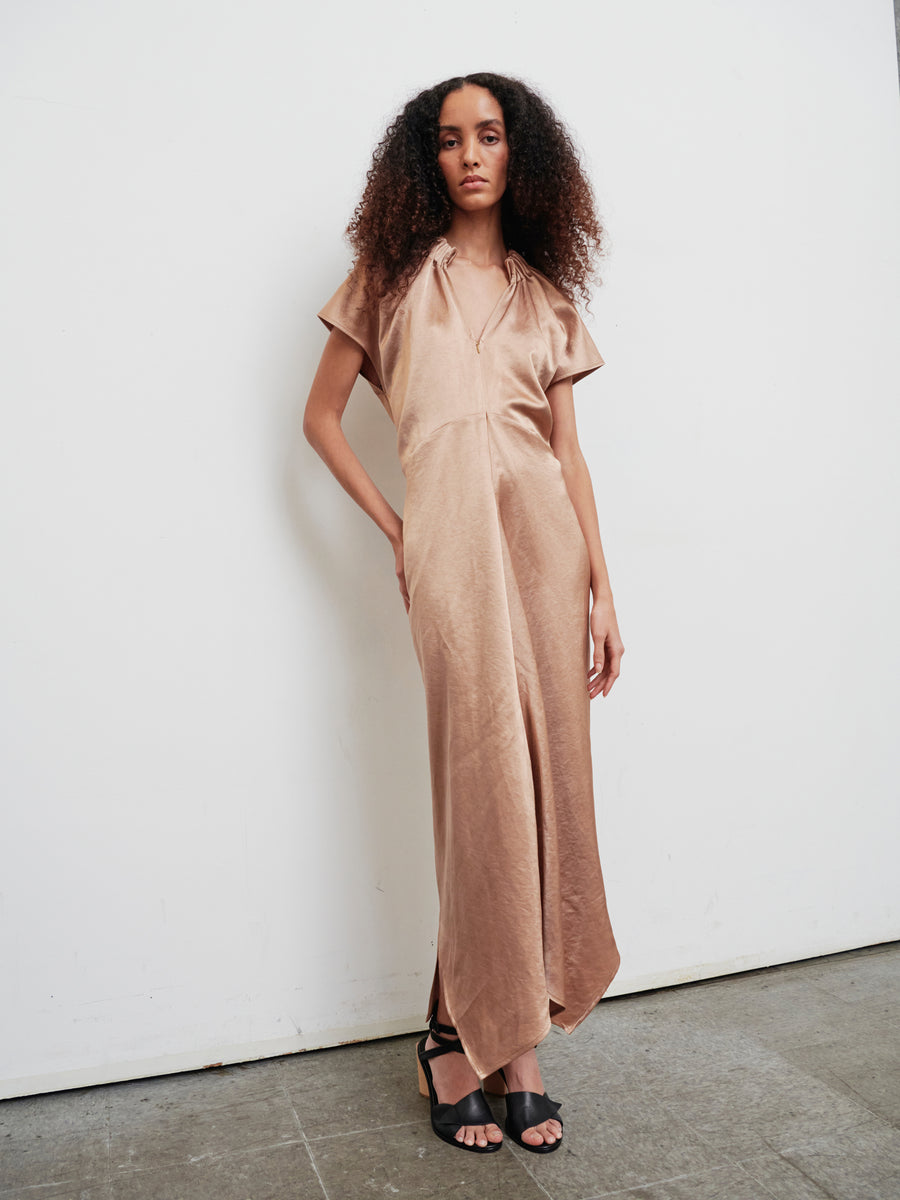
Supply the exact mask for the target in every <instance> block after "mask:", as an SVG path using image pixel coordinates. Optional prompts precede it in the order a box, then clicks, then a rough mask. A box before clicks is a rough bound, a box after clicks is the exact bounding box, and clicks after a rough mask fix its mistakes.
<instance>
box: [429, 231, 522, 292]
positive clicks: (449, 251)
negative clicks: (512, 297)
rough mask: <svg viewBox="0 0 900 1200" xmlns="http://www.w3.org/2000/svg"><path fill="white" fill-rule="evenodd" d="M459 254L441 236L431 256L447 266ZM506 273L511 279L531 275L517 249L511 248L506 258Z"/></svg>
mask: <svg viewBox="0 0 900 1200" xmlns="http://www.w3.org/2000/svg"><path fill="white" fill-rule="evenodd" d="M457 254H458V250H457V248H456V246H451V245H450V243H449V242H448V241H447V239H446V238H445V237H444V236H443V234H441V236H440V237H439V238H438V239H437V241H436V242H435V243H434V246H433V248H432V251H431V256H432V258H433V259H434V261H435V263H436V264H437V265H438V266H440V267H447V266H449V265H450V263H451V262H452V261H453V259H454V258H455V257H456V255H457ZM504 266H505V267H506V273H507V275H508V276H509V278H510V281H512V280H514V279H527V278H528V277H529V276H530V275H531V273H532V272H531V267H529V265H528V263H527V262H526V261H525V259H524V258H523V257H522V255H521V254H519V252H518V251H517V250H510V251H509V252H508V253H507V255H506V259H505V260H504Z"/></svg>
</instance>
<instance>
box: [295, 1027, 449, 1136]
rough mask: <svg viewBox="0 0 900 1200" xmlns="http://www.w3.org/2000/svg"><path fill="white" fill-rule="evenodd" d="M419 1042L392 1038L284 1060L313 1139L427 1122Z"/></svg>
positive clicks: (305, 1127) (301, 1117)
mask: <svg viewBox="0 0 900 1200" xmlns="http://www.w3.org/2000/svg"><path fill="white" fill-rule="evenodd" d="M416 1040H417V1039H416V1038H415V1037H402V1038H386V1039H383V1040H381V1041H376V1042H363V1043H359V1044H358V1045H352V1046H342V1047H341V1048H340V1050H339V1051H334V1050H316V1051H313V1052H311V1053H309V1054H297V1055H292V1056H291V1057H290V1058H284V1059H282V1060H281V1062H282V1079H283V1085H284V1088H285V1090H286V1092H287V1094H288V1096H289V1097H290V1100H291V1102H292V1104H293V1105H294V1108H295V1110H296V1112H297V1116H298V1118H299V1120H300V1123H301V1125H302V1127H303V1131H304V1133H305V1134H306V1135H307V1137H318V1136H320V1135H321V1134H328V1133H337V1132H341V1131H347V1130H352V1129H377V1128H379V1127H380V1126H382V1125H398V1124H402V1123H404V1122H409V1121H421V1120H423V1118H427V1116H428V1104H427V1101H426V1100H425V1099H424V1098H423V1097H422V1096H420V1095H419V1084H418V1076H417V1073H416V1058H415V1054H416Z"/></svg>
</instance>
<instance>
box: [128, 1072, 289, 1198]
mask: <svg viewBox="0 0 900 1200" xmlns="http://www.w3.org/2000/svg"><path fill="white" fill-rule="evenodd" d="M143 1082H146V1083H147V1084H148V1086H146V1087H145V1086H143ZM210 1083H211V1087H210V1094H209V1095H208V1096H207V1095H206V1093H205V1091H204V1089H203V1087H202V1086H199V1087H198V1086H197V1081H187V1087H186V1089H183V1088H182V1087H181V1086H178V1085H177V1081H176V1086H174V1087H170V1088H167V1087H165V1086H164V1085H163V1084H162V1082H161V1081H160V1080H157V1079H153V1080H149V1081H135V1082H134V1083H133V1084H132V1086H131V1087H130V1088H129V1089H128V1091H127V1092H125V1091H119V1092H118V1093H117V1094H116V1095H115V1096H114V1097H113V1098H112V1099H111V1101H110V1107H109V1122H110V1144H109V1158H110V1169H111V1172H112V1174H113V1176H114V1175H115V1174H116V1172H118V1171H120V1170H136V1169H144V1170H146V1169H149V1168H152V1167H159V1166H163V1165H169V1164H172V1165H174V1164H178V1163H189V1162H191V1161H194V1160H199V1159H202V1158H204V1157H205V1156H208V1155H218V1154H227V1153H228V1152H229V1151H234V1150H249V1149H253V1148H255V1147H260V1146H268V1145H275V1144H277V1143H279V1142H292V1141H295V1140H296V1139H297V1138H298V1137H299V1136H300V1130H299V1128H298V1125H297V1119H296V1117H295V1115H294V1112H293V1108H292V1107H291V1103H290V1101H289V1100H288V1098H287V1096H286V1095H285V1094H284V1089H283V1088H279V1090H278V1091H277V1092H275V1093H271V1092H269V1091H268V1088H267V1090H266V1093H265V1094H256V1093H254V1092H253V1090H252V1088H245V1087H240V1086H239V1087H238V1089H237V1091H236V1093H235V1094H234V1095H231V1096H230V1095H229V1093H228V1090H227V1089H226V1088H224V1087H223V1086H222V1085H221V1081H215V1080H212V1081H210Z"/></svg>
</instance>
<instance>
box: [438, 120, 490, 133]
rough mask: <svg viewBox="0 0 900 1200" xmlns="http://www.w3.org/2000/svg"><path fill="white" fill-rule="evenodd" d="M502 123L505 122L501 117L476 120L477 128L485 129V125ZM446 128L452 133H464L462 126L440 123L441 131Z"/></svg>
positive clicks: (439, 128)
mask: <svg viewBox="0 0 900 1200" xmlns="http://www.w3.org/2000/svg"><path fill="white" fill-rule="evenodd" d="M502 124H503V122H502V121H501V120H500V118H499V117H488V119H487V120H486V121H476V123H475V128H476V129H483V128H484V127H485V125H502ZM445 129H449V130H450V131H451V132H452V133H462V130H461V129H460V127H459V126H458V125H438V131H439V132H442V131H443V130H445Z"/></svg>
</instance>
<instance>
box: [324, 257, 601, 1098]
mask: <svg viewBox="0 0 900 1200" xmlns="http://www.w3.org/2000/svg"><path fill="white" fill-rule="evenodd" d="M455 256H456V250H455V248H454V247H452V246H451V245H450V244H449V243H448V242H447V241H446V239H445V238H439V239H437V241H436V242H435V244H434V246H433V248H432V250H431V252H430V253H429V255H428V257H427V258H426V260H425V262H424V263H423V265H422V267H421V268H420V270H419V271H418V273H417V274H416V276H415V278H414V279H413V282H412V284H411V285H410V287H409V289H408V291H407V292H406V294H405V295H404V296H403V297H402V299H401V300H400V301H399V302H398V301H396V300H392V301H388V302H384V303H382V304H381V305H378V306H373V307H370V308H367V307H365V306H364V305H363V304H362V302H361V288H360V289H357V288H355V287H354V286H353V285H354V283H355V280H354V277H353V276H352V275H351V276H349V277H348V278H347V279H346V280H345V281H344V283H343V284H342V285H341V286H340V287H339V288H338V290H337V291H336V292H335V294H334V295H333V296H332V298H331V299H330V300H329V301H328V303H327V304H326V305H325V306H324V307H323V308H322V309H321V310H320V312H319V313H318V314H317V315H318V316H319V318H320V319H321V320H322V322H323V323H324V324H325V326H326V328H328V329H332V328H334V327H335V326H337V327H338V328H339V329H341V330H343V331H344V332H345V333H346V334H348V335H349V336H350V337H352V338H353V339H354V340H355V341H356V342H357V343H358V344H359V345H360V346H361V347H362V349H363V351H364V357H363V363H362V366H361V368H360V373H361V374H362V375H363V376H364V378H366V379H367V380H368V382H369V384H370V385H371V387H372V389H373V390H374V392H375V393H376V395H377V396H378V397H379V399H380V400H381V402H382V404H383V405H384V407H385V408H386V410H387V412H388V413H389V415H390V417H391V419H392V420H393V422H394V424H395V426H396V429H397V447H398V453H399V456H400V463H401V466H402V469H403V472H404V475H405V476H406V500H405V505H404V510H403V523H404V524H403V548H404V564H405V571H406V582H407V586H408V590H409V596H410V610H409V620H410V627H411V631H412V637H413V643H414V645H415V649H416V655H417V657H418V661H419V666H420V668H421V672H422V679H423V682H424V686H425V700H426V709H427V718H428V740H429V755H430V762H431V785H432V802H433V814H434V851H435V866H436V871H437V886H438V895H439V900H440V919H439V928H438V943H437V963H436V967H435V974H434V979H433V982H432V988H431V996H430V998H429V1011H430V1010H431V1005H432V1004H433V1002H434V1000H435V999H436V997H437V994H438V990H439V989H440V990H441V991H442V992H443V994H444V999H445V1001H446V1004H447V1009H448V1012H449V1014H450V1019H451V1022H452V1024H453V1025H455V1026H456V1028H457V1030H458V1032H459V1036H460V1039H461V1041H462V1044H463V1047H464V1049H465V1051H466V1054H467V1056H468V1058H469V1061H470V1062H471V1063H472V1065H473V1066H474V1068H475V1070H476V1071H477V1072H478V1074H479V1075H480V1076H482V1077H485V1076H487V1075H489V1074H491V1073H492V1072H493V1071H494V1070H496V1069H497V1068H498V1067H500V1066H503V1065H505V1064H506V1063H508V1062H510V1061H511V1060H512V1059H513V1058H515V1057H517V1056H518V1055H519V1054H521V1053H523V1052H524V1051H525V1050H527V1049H530V1048H531V1047H533V1046H535V1045H537V1043H538V1042H540V1040H541V1039H542V1038H543V1037H544V1036H545V1035H546V1033H547V1032H548V1030H549V1027H550V1023H551V1022H552V1023H553V1024H556V1025H558V1026H560V1027H561V1028H562V1029H564V1030H566V1031H567V1032H571V1031H572V1030H573V1029H574V1028H575V1027H576V1026H577V1025H578V1024H579V1023H580V1022H581V1021H583V1020H584V1018H585V1017H586V1016H587V1015H588V1013H589V1012H590V1011H591V1009H592V1008H593V1007H594V1005H595V1004H596V1003H597V1001H598V1000H599V999H600V998H601V996H602V995H603V994H604V992H605V991H606V990H607V988H608V987H609V984H610V983H611V982H612V980H613V978H614V976H615V974H616V972H617V970H618V967H619V961H620V958H619V951H618V948H617V946H616V941H615V938H614V935H613V931H612V928H611V924H610V920H609V914H608V911H607V905H606V893H605V888H604V883H603V875H602V870H601V865H600V858H599V852H598V847H597V831H596V824H595V816H594V799H593V786H592V767H591V749H590V712H589V705H590V701H589V697H588V693H587V670H588V665H589V636H588V614H589V588H590V562H589V558H588V552H587V545H586V543H585V540H584V536H583V534H582V532H581V527H580V525H579V522H578V518H577V515H576V513H575V509H574V507H573V506H572V503H571V500H570V498H569V495H568V491H567V489H566V485H565V480H564V478H563V474H562V469H561V467H560V464H559V462H558V460H557V459H556V457H555V455H554V454H553V451H552V449H551V447H550V441H549V438H550V431H551V428H552V415H551V410H550V405H549V402H548V400H547V396H546V389H547V388H548V387H549V385H550V384H551V383H554V382H556V381H557V380H560V379H565V378H572V380H573V381H577V380H579V379H581V378H583V377H584V376H585V375H587V374H589V373H590V372H591V371H594V370H596V369H597V368H598V367H599V366H601V365H602V364H603V359H602V358H601V356H600V354H599V352H598V350H597V347H596V346H595V345H594V342H593V340H592V339H591V336H590V334H589V333H588V331H587V329H586V328H585V326H584V323H583V322H582V320H581V317H580V316H579V314H578V311H577V309H576V308H575V307H574V305H573V304H572V303H571V302H570V301H569V300H568V299H567V298H566V297H565V296H563V295H562V293H561V292H559V291H558V289H557V288H555V287H554V285H553V284H552V283H551V282H550V281H549V280H548V279H547V278H546V277H545V276H544V275H542V274H541V273H540V272H539V271H536V270H535V269H534V268H532V267H530V266H529V265H528V264H527V263H526V262H525V260H524V259H523V258H522V257H521V256H520V255H519V254H517V253H516V252H515V251H511V252H510V253H509V255H508V257H507V258H506V263H505V265H506V272H507V277H508V280H509V282H508V285H507V288H506V290H505V292H504V293H503V295H502V296H501V297H500V299H499V300H498V302H497V305H496V306H495V308H494V310H493V312H492V313H491V315H490V316H489V318H488V320H487V322H486V324H485V326H484V328H483V330H481V331H473V330H471V329H469V328H468V326H467V323H466V321H465V319H464V317H463V313H462V310H461V308H460V305H459V302H458V299H457V295H456V291H455V289H454V286H453V277H454V275H455V273H456V271H458V270H460V269H461V266H460V264H457V265H456V268H453V267H452V263H453V259H454V257H455Z"/></svg>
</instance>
